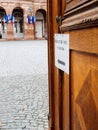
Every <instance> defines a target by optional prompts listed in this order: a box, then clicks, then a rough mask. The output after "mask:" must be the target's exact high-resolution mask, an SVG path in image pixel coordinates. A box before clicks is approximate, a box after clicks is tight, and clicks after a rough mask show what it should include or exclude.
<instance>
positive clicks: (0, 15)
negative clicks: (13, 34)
mask: <svg viewBox="0 0 98 130" xmlns="http://www.w3.org/2000/svg"><path fill="white" fill-rule="evenodd" d="M4 15H6V11H5V9H4V8H3V7H1V6H0V34H2V38H6V36H7V34H6V33H7V29H6V26H5V25H4Z"/></svg>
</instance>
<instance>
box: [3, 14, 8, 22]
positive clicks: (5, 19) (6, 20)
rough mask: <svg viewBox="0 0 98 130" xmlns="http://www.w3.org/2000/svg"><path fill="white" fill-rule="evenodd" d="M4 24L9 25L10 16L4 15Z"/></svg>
mask: <svg viewBox="0 0 98 130" xmlns="http://www.w3.org/2000/svg"><path fill="white" fill-rule="evenodd" d="M4 23H8V16H7V15H4Z"/></svg>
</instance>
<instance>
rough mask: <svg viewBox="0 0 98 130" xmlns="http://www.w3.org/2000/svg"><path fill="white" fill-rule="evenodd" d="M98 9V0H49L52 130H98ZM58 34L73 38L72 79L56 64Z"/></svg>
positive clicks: (71, 53)
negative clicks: (55, 43) (57, 17)
mask: <svg viewBox="0 0 98 130" xmlns="http://www.w3.org/2000/svg"><path fill="white" fill-rule="evenodd" d="M60 2H61V3H60ZM54 4H55V5H56V6H55V8H54V6H53V5H54ZM97 5H98V0H94V1H91V0H83V1H80V0H66V1H63V0H61V1H59V0H54V1H53V2H52V0H48V24H49V26H48V32H49V33H48V34H49V36H48V39H49V42H48V55H49V96H50V97H49V99H50V100H49V108H50V109H49V111H50V113H49V128H50V130H97V129H98V94H97V91H98V81H97V79H98V40H97V39H98V38H97V37H98V15H97V13H98V6H97ZM64 6H65V10H63V9H64ZM56 16H59V19H58V20H60V21H59V22H58V23H56V21H55V17H56ZM60 18H61V19H60ZM58 32H59V33H64V34H69V37H70V39H69V42H70V50H69V51H70V59H69V60H70V74H69V75H67V74H66V73H65V72H63V71H61V70H59V69H58V68H56V67H55V64H54V61H55V59H54V55H55V53H54V52H55V50H54V34H55V33H58Z"/></svg>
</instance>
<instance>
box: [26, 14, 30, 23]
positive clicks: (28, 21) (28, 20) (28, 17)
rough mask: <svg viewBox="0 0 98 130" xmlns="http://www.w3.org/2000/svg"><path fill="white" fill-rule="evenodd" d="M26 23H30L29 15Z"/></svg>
mask: <svg viewBox="0 0 98 130" xmlns="http://www.w3.org/2000/svg"><path fill="white" fill-rule="evenodd" d="M27 23H29V24H30V23H31V18H30V16H29V15H28V16H27Z"/></svg>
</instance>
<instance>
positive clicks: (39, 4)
mask: <svg viewBox="0 0 98 130" xmlns="http://www.w3.org/2000/svg"><path fill="white" fill-rule="evenodd" d="M4 15H10V16H11V15H13V16H14V22H13V23H11V22H10V21H9V22H8V23H5V22H4ZM28 15H29V16H30V17H32V16H35V18H36V21H35V23H34V24H32V23H30V24H29V23H28V22H27V16H28ZM46 19H47V3H46V0H0V33H1V34H2V38H4V39H7V40H13V39H20V38H21V39H42V38H45V37H46V36H47V23H46V21H47V20H46Z"/></svg>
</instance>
